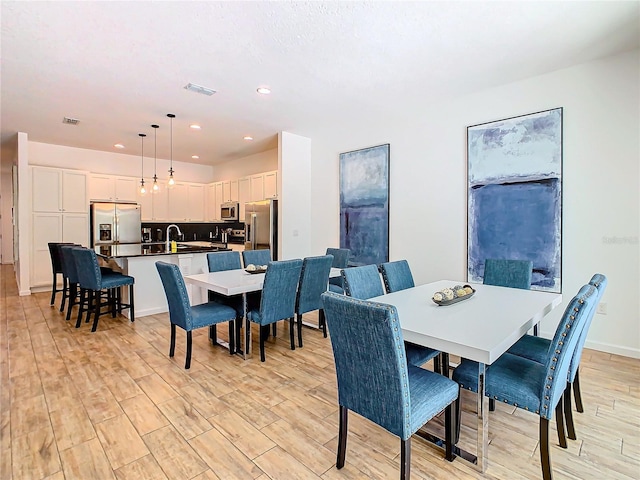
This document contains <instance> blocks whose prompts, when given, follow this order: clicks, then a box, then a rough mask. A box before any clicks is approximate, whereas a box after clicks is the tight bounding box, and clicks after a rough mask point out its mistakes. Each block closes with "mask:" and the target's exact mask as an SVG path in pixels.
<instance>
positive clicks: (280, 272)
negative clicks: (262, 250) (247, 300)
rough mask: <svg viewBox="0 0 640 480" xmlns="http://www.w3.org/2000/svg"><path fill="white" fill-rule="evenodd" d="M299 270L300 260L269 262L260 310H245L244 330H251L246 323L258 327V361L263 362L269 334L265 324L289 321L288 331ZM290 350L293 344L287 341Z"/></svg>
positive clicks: (292, 314)
mask: <svg viewBox="0 0 640 480" xmlns="http://www.w3.org/2000/svg"><path fill="white" fill-rule="evenodd" d="M301 270H302V260H300V259H295V260H283V261H279V262H269V263H268V268H267V271H266V273H265V274H264V283H263V284H262V298H261V299H260V308H254V309H250V310H249V309H248V311H247V327H246V328H247V331H249V329H250V328H251V327H250V325H249V323H248V322H249V321H251V322H254V323H257V324H258V325H260V361H262V362H264V361H265V353H264V342H265V340H266V337H267V336H268V335H269V325H272V324H275V323H276V322H278V321H280V320H289V322H290V327H289V328H290V330H291V328H292V326H291V325H292V324H293V321H294V317H295V314H296V291H297V289H298V282H299V280H300V272H301ZM291 349H292V350H293V349H295V343H294V342H293V338H291Z"/></svg>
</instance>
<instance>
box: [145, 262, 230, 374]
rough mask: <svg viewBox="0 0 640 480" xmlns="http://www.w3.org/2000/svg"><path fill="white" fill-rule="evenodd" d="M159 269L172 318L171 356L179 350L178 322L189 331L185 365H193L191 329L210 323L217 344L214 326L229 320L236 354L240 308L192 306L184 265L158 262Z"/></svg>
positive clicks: (211, 334)
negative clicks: (235, 325) (177, 346)
mask: <svg viewBox="0 0 640 480" xmlns="http://www.w3.org/2000/svg"><path fill="white" fill-rule="evenodd" d="M156 269H157V270H158V274H159V275H160V280H161V281H162V286H163V287H164V293H165V295H166V297H167V303H168V304H169V321H170V322H171V344H170V346H169V357H173V355H174V353H175V348H176V326H178V327H180V328H182V329H183V330H185V331H186V332H187V354H186V358H185V362H184V368H186V369H189V368H190V367H191V340H192V339H191V332H192V331H193V330H195V329H197V328H202V327H210V328H209V338H210V339H211V340H212V341H213V343H214V344H215V343H216V337H215V334H216V330H215V329H213V328H211V327H213V326H215V325H217V324H219V323H223V322H229V353H230V354H232V355H233V353H234V352H235V341H234V338H235V328H234V322H235V320H236V310H235V309H234V308H232V307H230V306H228V305H223V304H221V303H217V302H207V303H203V304H202V305H195V306H191V302H190V301H189V296H188V294H187V287H186V286H185V284H184V278H182V273H181V272H180V267H178V265H175V264H173V263H166V262H156Z"/></svg>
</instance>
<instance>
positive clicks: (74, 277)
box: [60, 245, 79, 283]
mask: <svg viewBox="0 0 640 480" xmlns="http://www.w3.org/2000/svg"><path fill="white" fill-rule="evenodd" d="M74 248H78V246H74V245H61V246H60V257H61V259H62V271H63V272H64V273H63V274H64V275H65V276H66V277H67V278H68V279H69V282H71V283H78V282H79V280H78V269H77V268H76V259H75V257H74V256H73V252H72V251H71V250H72V249H74Z"/></svg>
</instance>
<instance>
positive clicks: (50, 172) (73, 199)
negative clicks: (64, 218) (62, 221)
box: [31, 167, 89, 213]
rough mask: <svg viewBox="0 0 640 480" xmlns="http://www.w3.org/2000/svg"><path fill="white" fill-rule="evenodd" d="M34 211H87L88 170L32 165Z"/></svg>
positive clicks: (32, 206) (32, 207)
mask: <svg viewBox="0 0 640 480" xmlns="http://www.w3.org/2000/svg"><path fill="white" fill-rule="evenodd" d="M31 194H32V196H31V200H32V204H31V209H32V211H33V212H75V213H87V212H88V211H89V203H88V201H87V172H84V171H81V170H65V169H60V168H49V167H31Z"/></svg>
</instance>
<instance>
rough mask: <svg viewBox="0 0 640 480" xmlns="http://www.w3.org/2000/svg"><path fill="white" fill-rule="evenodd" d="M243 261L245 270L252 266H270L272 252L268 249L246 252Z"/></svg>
mask: <svg viewBox="0 0 640 480" xmlns="http://www.w3.org/2000/svg"><path fill="white" fill-rule="evenodd" d="M242 261H243V262H244V267H245V268H247V265H250V264H254V265H268V264H269V262H270V261H271V250H268V249H266V248H265V249H262V250H245V251H243V252H242Z"/></svg>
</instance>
